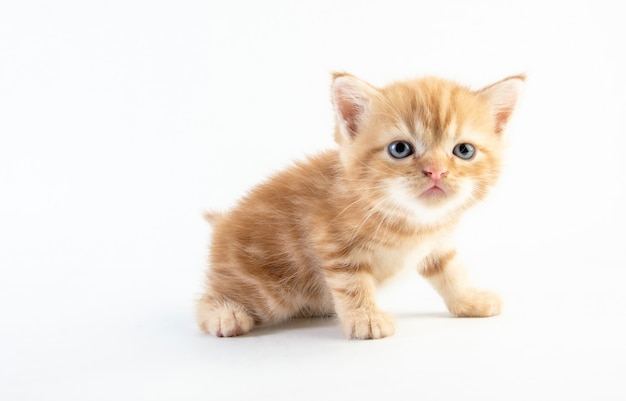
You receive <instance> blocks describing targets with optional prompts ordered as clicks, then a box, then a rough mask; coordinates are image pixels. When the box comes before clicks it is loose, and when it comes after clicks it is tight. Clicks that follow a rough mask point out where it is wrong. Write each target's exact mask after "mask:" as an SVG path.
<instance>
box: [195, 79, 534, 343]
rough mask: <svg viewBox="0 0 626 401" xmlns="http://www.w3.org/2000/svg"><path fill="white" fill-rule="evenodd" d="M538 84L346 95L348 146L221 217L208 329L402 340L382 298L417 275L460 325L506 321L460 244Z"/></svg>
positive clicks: (341, 99) (343, 89) (435, 86)
mask: <svg viewBox="0 0 626 401" xmlns="http://www.w3.org/2000/svg"><path fill="white" fill-rule="evenodd" d="M524 79H525V77H524V76H522V75H520V76H513V77H509V78H506V79H504V80H502V81H499V82H497V83H495V84H493V85H490V86H487V87H486V88H483V89H481V90H477V91H473V90H470V89H468V88H466V87H463V86H460V85H458V84H456V83H453V82H449V81H446V80H442V79H438V78H422V79H418V80H412V81H405V82H397V83H394V84H392V85H389V86H386V87H383V88H377V87H374V86H372V85H370V84H368V83H366V82H364V81H362V80H360V79H358V78H356V77H354V76H352V75H350V74H346V73H337V74H334V76H333V81H332V103H333V106H334V111H335V114H336V119H337V127H336V130H335V139H336V141H337V143H338V145H339V148H338V149H336V150H329V151H327V152H325V153H322V154H319V155H318V156H315V157H311V158H309V159H308V160H305V161H302V162H299V163H296V164H295V165H294V166H292V167H290V168H288V169H286V170H285V171H283V172H281V173H279V174H277V175H275V176H274V177H273V178H271V179H270V180H268V181H267V182H265V183H264V184H261V185H260V186H258V187H256V188H255V189H253V190H252V191H251V192H250V193H249V194H248V195H247V196H246V197H245V198H244V199H243V200H242V201H241V202H240V203H239V204H238V205H237V207H236V208H234V209H233V210H232V211H230V212H228V213H226V214H223V215H217V214H208V215H207V219H209V220H211V221H212V222H213V227H214V231H213V242H212V247H211V260H210V269H209V271H208V279H207V289H206V293H204V295H203V296H202V297H201V299H200V300H199V302H198V308H197V319H198V324H199V326H200V328H201V329H202V330H204V331H207V332H209V333H212V334H214V335H217V336H220V337H230V336H237V335H241V334H244V333H246V332H248V331H250V330H252V328H253V327H254V326H256V325H259V324H274V323H278V322H281V321H284V320H286V319H289V318H292V317H302V316H304V317H313V316H329V315H336V316H337V317H338V318H339V320H340V322H341V326H342V328H343V331H344V333H345V335H346V336H347V337H348V338H358V339H372V338H381V337H386V336H390V335H392V334H393V333H394V330H395V324H394V320H393V319H392V317H391V316H389V315H388V314H387V313H385V312H383V311H381V310H380V309H379V308H378V307H377V305H376V300H375V290H376V286H377V285H378V284H380V283H382V282H383V281H385V279H387V278H389V277H390V276H391V275H393V274H394V273H396V272H397V271H398V270H399V269H400V268H402V267H403V266H404V265H405V264H410V265H411V266H414V268H415V269H416V270H417V271H418V272H419V273H420V274H421V275H422V276H423V277H425V278H426V279H427V280H428V281H429V282H430V283H431V284H432V285H433V287H434V288H435V290H437V292H438V293H439V294H440V295H441V296H442V297H443V300H444V302H445V304H446V306H447V308H448V309H449V310H450V312H451V313H452V314H454V315H456V316H468V317H469V316H476V317H482V316H493V315H497V314H498V313H499V312H500V305H501V301H500V299H499V298H498V296H497V295H495V294H493V293H491V292H487V291H482V290H478V289H475V288H473V287H472V286H470V285H469V284H468V282H467V279H466V275H465V271H464V269H463V266H461V264H460V263H459V261H458V259H457V254H456V251H455V248H454V246H453V244H452V243H451V240H450V236H451V234H452V232H453V230H454V227H455V225H456V224H457V222H458V220H459V218H460V216H461V215H462V213H463V212H464V211H465V210H466V209H468V208H469V207H470V206H472V205H474V204H475V203H476V202H478V201H479V200H481V199H482V198H483V197H484V196H485V194H486V193H487V190H488V189H489V188H490V187H491V186H492V185H493V184H494V182H495V181H496V178H497V176H498V175H499V172H500V168H501V156H502V151H503V145H504V144H503V142H504V141H503V135H504V130H505V128H506V125H507V122H508V121H509V118H510V117H511V113H512V112H513V109H514V107H515V105H516V102H517V99H518V96H519V92H520V90H521V88H522V86H523V82H524Z"/></svg>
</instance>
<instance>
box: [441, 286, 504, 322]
mask: <svg viewBox="0 0 626 401" xmlns="http://www.w3.org/2000/svg"><path fill="white" fill-rule="evenodd" d="M447 306H448V310H450V312H451V313H452V314H454V315H455V316H459V317H489V316H495V315H499V314H500V310H501V309H502V300H501V299H500V297H499V296H498V295H497V294H495V293H493V292H490V291H482V290H476V289H469V290H466V291H464V292H463V293H461V294H459V295H457V296H455V297H454V299H452V300H451V301H448V302H447Z"/></svg>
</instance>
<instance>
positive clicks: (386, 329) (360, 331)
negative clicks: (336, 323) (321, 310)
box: [341, 310, 396, 340]
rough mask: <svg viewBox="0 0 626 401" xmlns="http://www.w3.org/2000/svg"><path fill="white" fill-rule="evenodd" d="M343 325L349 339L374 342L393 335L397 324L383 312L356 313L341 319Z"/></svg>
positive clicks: (348, 314)
mask: <svg viewBox="0 0 626 401" xmlns="http://www.w3.org/2000/svg"><path fill="white" fill-rule="evenodd" d="M341 325H342V328H343V331H344V333H345V334H346V336H347V337H348V338H349V339H360V340H372V339H378V338H383V337H388V336H391V335H393V333H394V332H395V331H396V324H395V322H394V320H393V318H392V317H391V316H389V315H388V314H386V313H385V312H382V311H361V310H359V311H356V312H351V313H347V314H345V315H344V316H342V317H341Z"/></svg>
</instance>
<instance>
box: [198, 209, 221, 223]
mask: <svg viewBox="0 0 626 401" xmlns="http://www.w3.org/2000/svg"><path fill="white" fill-rule="evenodd" d="M202 217H204V219H205V220H206V221H208V222H209V224H211V225H214V224H215V222H216V221H218V220H219V219H220V218H221V217H222V213H220V212H216V211H213V210H206V211H205V212H204V213H203V215H202Z"/></svg>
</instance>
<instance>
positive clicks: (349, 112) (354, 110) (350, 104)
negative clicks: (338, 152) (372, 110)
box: [336, 90, 365, 136]
mask: <svg viewBox="0 0 626 401" xmlns="http://www.w3.org/2000/svg"><path fill="white" fill-rule="evenodd" d="M336 102H337V110H338V111H339V114H340V115H341V118H342V119H343V121H344V123H345V125H346V128H347V129H348V131H349V133H350V135H352V136H354V135H355V134H356V132H357V130H358V122H359V117H360V116H361V114H363V111H364V110H365V109H364V107H363V105H362V104H358V103H356V102H355V101H354V98H352V97H350V96H348V95H347V94H346V93H345V92H343V91H342V90H338V91H337V97H336Z"/></svg>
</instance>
